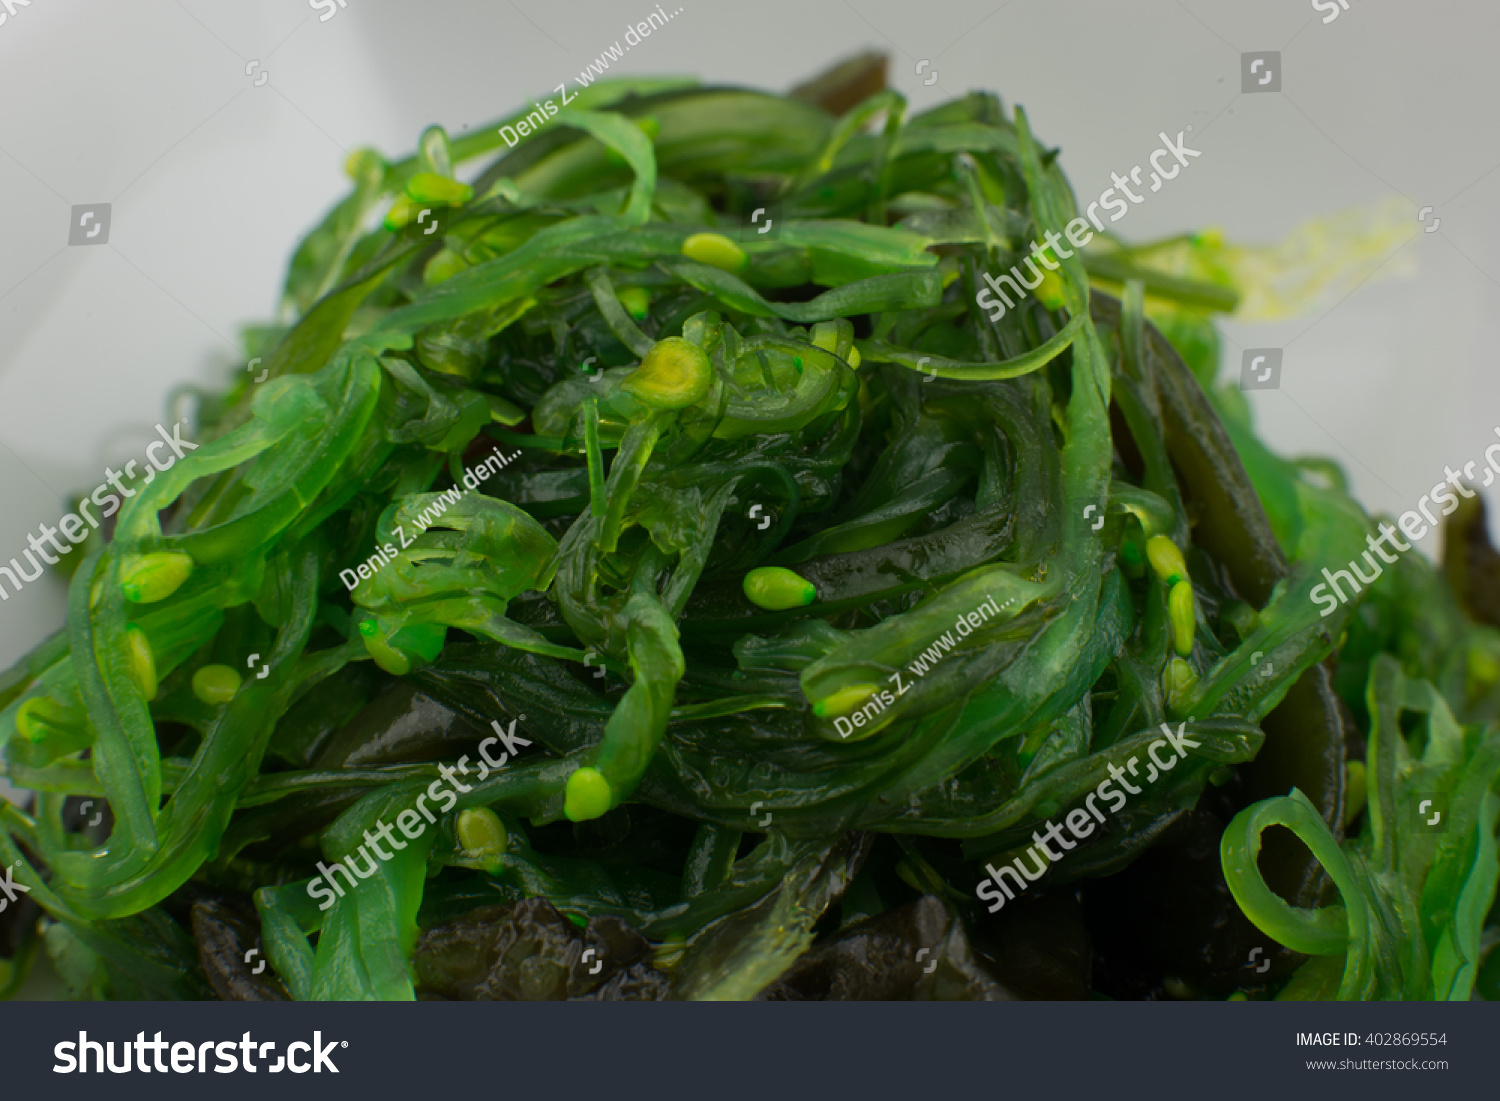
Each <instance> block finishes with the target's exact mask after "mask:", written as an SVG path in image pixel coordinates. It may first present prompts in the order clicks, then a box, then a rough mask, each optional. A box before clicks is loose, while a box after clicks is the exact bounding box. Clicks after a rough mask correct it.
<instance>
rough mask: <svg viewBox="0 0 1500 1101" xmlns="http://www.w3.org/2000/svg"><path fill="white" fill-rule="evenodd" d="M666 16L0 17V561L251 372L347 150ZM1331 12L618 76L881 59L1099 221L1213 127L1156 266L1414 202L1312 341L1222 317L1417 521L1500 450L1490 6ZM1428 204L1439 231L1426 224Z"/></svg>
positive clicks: (1139, 233) (792, 22)
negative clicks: (1191, 236) (98, 242)
mask: <svg viewBox="0 0 1500 1101" xmlns="http://www.w3.org/2000/svg"><path fill="white" fill-rule="evenodd" d="M18 2H19V0H11V3H12V4H16V3H18ZM663 6H664V7H665V8H666V10H667V11H669V12H676V11H678V8H677V6H676V4H675V3H674V4H666V5H663ZM3 10H4V8H3V6H0V11H3ZM652 10H653V8H652V6H651V5H649V4H647V3H646V2H645V0H640V2H639V3H637V2H636V0H622V2H615V3H608V4H606V3H602V2H589V0H577V2H560V0H548V2H543V0H515V2H513V3H512V2H509V0H485V2H481V0H421V2H420V3H418V2H416V0H408V2H401V0H348V2H347V6H346V7H345V8H343V9H341V10H338V11H337V14H336V15H335V16H334V17H333V18H331V19H329V20H328V21H327V22H320V21H319V19H318V17H317V12H315V11H314V10H313V9H312V7H311V0H253V2H252V0H180V2H179V0H31V3H30V4H29V6H25V7H16V8H15V10H14V13H13V14H10V15H9V16H8V17H7V18H6V21H5V22H4V24H0V103H3V104H4V110H3V111H0V197H3V203H0V560H5V559H8V558H9V556H10V555H11V554H14V553H18V552H19V551H21V550H22V549H24V547H25V538H26V535H27V533H28V532H32V531H35V530H36V529H37V526H38V525H39V524H41V523H43V522H48V523H56V521H57V519H58V517H59V516H60V515H61V514H62V513H63V512H64V511H65V507H64V504H63V498H64V495H65V494H67V493H68V492H70V491H75V492H76V491H78V490H84V491H87V490H89V489H92V488H93V487H94V486H95V485H97V484H99V483H100V482H101V481H102V480H103V475H104V469H105V466H106V465H107V464H111V463H112V464H114V465H115V466H116V467H117V468H118V467H119V465H120V464H121V463H122V462H123V461H124V460H126V459H129V458H137V459H139V458H140V457H141V455H142V451H143V448H144V446H145V443H146V441H147V439H148V438H149V436H150V435H151V432H152V425H153V424H155V423H157V422H158V421H161V422H164V423H165V422H167V421H168V420H169V419H170V418H168V417H167V415H166V413H165V398H166V394H167V392H168V390H169V389H170V388H171V387H172V386H174V385H176V384H178V383H180V382H183V381H197V382H200V383H209V384H215V385H217V384H218V382H219V381H221V380H223V379H225V378H227V377H228V374H229V373H230V372H232V371H233V370H235V369H236V367H237V365H238V364H242V363H243V360H241V359H238V358H237V356H238V352H237V351H236V334H237V331H238V329H237V327H238V325H239V324H241V323H243V322H251V321H256V320H261V319H264V318H267V317H269V316H270V315H271V314H272V312H273V310H274V309H275V307H276V305H277V289H278V287H279V285H280V280H281V276H282V272H283V266H284V263H285V261H286V259H287V257H288V256H289V254H290V252H291V250H292V248H293V246H294V244H295V243H296V241H297V239H298V238H299V236H300V235H301V234H302V233H303V232H305V231H306V230H307V229H308V228H309V227H311V226H312V225H313V224H314V223H315V222H316V221H317V220H318V219H319V218H320V217H321V215H322V213H323V212H324V211H325V210H326V209H327V208H328V207H329V206H330V204H332V203H333V202H335V201H336V200H337V199H338V198H339V197H340V196H341V195H342V194H343V193H344V191H345V188H346V180H345V178H344V176H343V174H342V164H343V161H344V158H345V156H346V155H347V153H348V152H349V151H351V150H353V149H355V148H357V147H359V146H361V145H374V146H376V147H377V148H379V149H381V150H382V151H383V152H385V153H386V154H388V155H391V156H398V155H405V154H406V153H408V152H409V151H410V150H411V149H412V148H413V146H414V144H415V142H416V139H417V136H418V134H419V133H420V132H421V130H422V128H423V127H424V126H426V125H427V124H429V123H433V122H440V123H442V124H444V125H445V126H447V127H448V129H449V131H450V132H451V133H453V134H461V133H462V132H463V131H464V130H465V129H466V128H468V127H474V126H478V125H481V124H483V123H484V122H485V121H487V120H489V119H491V118H494V117H497V116H499V115H501V114H503V113H506V112H508V111H509V110H511V109H513V108H515V107H517V106H519V105H520V104H522V103H524V102H527V101H529V100H530V99H531V98H532V97H533V96H542V95H545V94H547V92H548V90H549V89H552V88H554V87H555V86H556V85H557V84H559V83H560V82H563V81H565V80H568V81H571V79H572V77H573V76H574V75H575V74H577V73H578V72H579V71H580V70H581V69H582V68H583V67H584V66H585V64H586V63H587V62H588V61H589V60H591V59H592V58H594V57H595V56H597V55H598V54H599V52H600V51H601V50H602V49H603V48H605V47H606V46H609V45H611V44H612V43H614V42H615V41H616V40H619V41H620V43H621V45H623V44H624V31H625V26H626V23H627V21H631V22H635V21H639V20H643V19H645V17H646V15H647V14H648V13H649V12H650V11H652ZM1322 18H1323V15H1322V14H1320V13H1319V12H1316V11H1314V10H1313V9H1312V6H1311V2H1310V0H1255V2H1254V3H1249V2H1248V0H1239V2H1234V0H1182V2H1181V3H1178V2H1176V0H1132V2H1121V0H1091V2H1060V0H1009V2H998V3H996V2H984V3H979V2H967V0H964V2H938V0H930V2H923V3H909V2H905V3H903V2H890V0H851V2H848V3H845V2H842V0H815V2H813V0H797V2H788V0H754V2H752V3H743V2H735V3H728V2H714V3H704V2H697V0H682V7H681V10H680V13H679V14H676V15H675V17H674V18H673V19H672V21H671V22H670V23H669V24H668V25H667V27H666V28H664V29H661V30H658V31H657V32H656V33H655V34H654V35H653V36H652V37H651V38H649V39H647V40H646V41H644V42H642V43H641V44H640V45H638V46H635V47H634V48H633V49H632V50H631V52H630V53H629V54H628V55H627V56H626V58H625V59H624V61H623V62H620V63H618V64H616V65H614V66H613V67H612V70H611V71H612V72H628V73H653V74H692V75H696V76H699V77H701V78H704V79H708V80H712V81H715V82H721V83H738V84H744V85H750V86H758V87H764V88H770V89H778V90H782V89H786V88H788V87H790V86H791V85H792V84H794V83H796V82H797V81H799V80H801V79H804V78H806V77H808V76H809V75H811V74H813V73H815V72H817V71H819V70H821V69H822V68H824V67H825V66H826V65H827V64H828V63H829V62H830V61H832V60H834V59H836V58H839V57H843V56H846V55H848V54H851V53H854V52H857V51H858V50H861V49H864V48H874V49H878V50H883V51H885V52H887V53H888V54H889V55H890V57H891V79H892V83H893V84H894V85H895V86H896V87H897V88H899V89H901V90H903V91H905V92H907V93H908V94H909V95H910V98H911V100H912V103H913V106H914V107H915V108H917V109H920V108H923V107H926V106H929V105H931V104H934V103H936V102H938V101H940V100H941V99H944V98H947V97H950V96H954V95H958V94H962V93H963V92H965V91H966V90H968V89H971V88H987V89H992V90H995V91H998V92H999V93H1000V94H1001V96H1002V97H1003V99H1004V101H1005V102H1006V104H1007V105H1009V104H1014V103H1017V102H1019V103H1022V104H1023V105H1025V106H1026V107H1027V109H1028V111H1029V113H1030V116H1031V119H1032V122H1033V126H1034V128H1035V129H1036V131H1037V133H1038V134H1039V136H1040V137H1041V138H1042V140H1044V141H1045V142H1047V143H1049V144H1056V145H1061V147H1062V151H1063V152H1062V157H1063V165H1064V167H1065V169H1066V170H1067V171H1068V173H1069V175H1070V177H1071V178H1072V181H1073V184H1074V188H1075V191H1076V192H1077V194H1078V195H1079V196H1080V197H1083V198H1084V200H1085V201H1087V200H1088V199H1089V198H1091V197H1093V196H1096V195H1098V194H1099V192H1100V191H1102V190H1103V189H1104V188H1106V187H1108V186H1109V178H1108V177H1109V173H1110V172H1111V171H1118V170H1125V171H1128V170H1129V168H1130V166H1132V165H1134V164H1138V163H1142V162H1143V161H1144V158H1145V157H1146V156H1147V155H1149V153H1150V152H1151V150H1152V149H1154V148H1155V147H1156V143H1157V138H1156V135H1157V133H1158V131H1162V130H1166V131H1169V132H1170V133H1172V134H1175V133H1176V132H1177V131H1178V130H1181V129H1183V128H1184V127H1186V126H1187V125H1189V124H1192V125H1193V126H1194V133H1193V136H1192V141H1191V144H1192V145H1193V146H1194V147H1196V148H1198V149H1201V150H1203V153H1204V155H1203V156H1202V157H1201V158H1199V159H1197V160H1195V161H1193V163H1192V166H1191V169H1190V170H1188V171H1185V172H1184V173H1183V175H1182V176H1181V177H1179V178H1178V179H1177V180H1175V181H1174V182H1173V183H1172V185H1171V187H1170V188H1169V189H1166V190H1164V191H1163V192H1162V193H1160V194H1159V195H1156V196H1151V197H1150V201H1148V202H1146V203H1144V204H1143V205H1142V206H1140V207H1139V208H1138V209H1136V208H1132V210H1131V213H1130V217H1129V220H1128V221H1122V222H1121V224H1120V227H1119V229H1120V230H1121V232H1122V234H1123V235H1124V236H1125V237H1127V238H1129V239H1135V240H1144V239H1147V238H1150V237H1153V236H1158V235H1164V234H1167V233H1173V232H1177V231H1181V230H1192V229H1198V228H1201V227H1203V226H1206V225H1218V226H1221V227H1223V229H1224V230H1225V232H1226V234H1227V235H1228V236H1229V237H1230V238H1231V239H1234V240H1240V241H1245V242H1271V241H1274V240H1276V239H1278V238H1280V237H1282V236H1283V235H1285V234H1286V233H1287V232H1289V231H1290V230H1291V229H1292V228H1294V227H1295V226H1296V225H1297V224H1298V223H1300V222H1302V221H1305V220H1306V219H1308V218H1311V217H1314V216H1320V215H1327V214H1330V213H1333V212H1336V211H1338V210H1340V209H1343V208H1346V207H1349V206H1353V205H1361V204H1369V203H1373V202H1378V201H1380V200H1382V199H1389V198H1391V197H1395V198H1396V199H1398V200H1400V201H1402V202H1405V203H1406V204H1408V206H1409V209H1410V219H1411V236H1410V238H1409V239H1408V240H1407V241H1406V242H1405V244H1404V245H1402V246H1401V247H1400V249H1399V252H1398V253H1397V254H1396V256H1395V257H1394V259H1393V261H1392V262H1391V263H1390V264H1388V265H1387V266H1386V267H1385V268H1384V269H1382V271H1381V272H1380V273H1379V274H1378V275H1377V276H1376V277H1375V278H1373V279H1371V280H1370V281H1368V282H1366V283H1364V284H1362V285H1361V286H1359V287H1358V288H1356V289H1355V290H1354V291H1353V292H1352V293H1349V294H1347V295H1345V296H1343V297H1337V296H1335V297H1334V298H1332V299H1331V300H1329V301H1325V302H1322V303H1318V304H1316V308H1314V309H1312V310H1311V311H1310V312H1309V313H1307V314H1306V315H1305V316H1302V317H1299V318H1296V319H1294V320H1290V321H1285V322H1280V323H1277V324H1274V325H1248V324H1236V323H1230V324H1229V325H1227V327H1226V332H1227V334H1228V337H1229V339H1228V340H1227V341H1226V345H1225V363H1224V365H1223V370H1224V372H1226V373H1232V374H1233V375H1234V376H1236V377H1237V375H1238V370H1239V363H1240V350H1241V349H1242V348H1245V347H1257V346H1271V347H1275V346H1281V347H1285V349H1286V353H1285V363H1284V366H1283V377H1282V384H1281V388H1280V389H1279V390H1275V391H1265V392H1258V393H1254V394H1251V395H1250V398H1251V401H1252V404H1253V406H1254V408H1255V411H1256V414H1257V417H1258V419H1259V424H1260V427H1261V431H1262V432H1263V434H1264V435H1265V436H1266V437H1267V438H1268V439H1269V440H1270V442H1271V443H1272V445H1273V446H1275V447H1276V448H1277V449H1279V450H1281V451H1282V452H1284V453H1308V452H1310V453H1320V454H1325V455H1328V456H1331V457H1332V458H1334V459H1336V460H1338V461H1339V462H1341V463H1343V464H1344V465H1345V467H1346V469H1347V470H1348V472H1349V474H1350V476H1351V478H1352V481H1353V484H1354V487H1355V490H1356V493H1357V494H1358V496H1359V497H1360V498H1361V499H1362V500H1363V501H1364V502H1365V503H1366V505H1367V506H1368V507H1370V508H1371V509H1375V510H1384V511H1389V512H1400V511H1402V510H1404V509H1407V508H1411V507H1413V506H1414V505H1415V504H1416V501H1417V499H1418V498H1419V497H1420V496H1421V495H1422V494H1423V493H1424V492H1425V491H1426V490H1427V488H1428V487H1430V486H1431V485H1432V484H1433V482H1435V481H1437V480H1439V479H1440V478H1442V476H1443V467H1444V465H1445V464H1454V465H1456V466H1461V465H1462V464H1463V463H1464V462H1466V461H1468V460H1470V459H1474V458H1478V457H1480V456H1481V455H1482V453H1483V450H1484V448H1485V447H1487V446H1488V445H1489V444H1490V443H1493V442H1495V436H1494V435H1493V433H1492V429H1493V428H1494V426H1496V425H1500V376H1497V373H1496V371H1495V369H1494V363H1493V359H1492V352H1491V349H1492V348H1493V347H1494V346H1495V344H1496V338H1497V335H1500V334H1497V332H1496V329H1497V321H1496V318H1497V316H1500V314H1497V311H1496V308H1495V306H1496V301H1497V289H1500V284H1497V282H1496V280H1497V278H1500V255H1497V243H1500V219H1497V215H1496V210H1497V206H1500V203H1497V200H1500V172H1497V171H1495V169H1496V168H1497V167H1500V142H1497V141H1496V125H1495V121H1494V111H1495V105H1496V103H1497V102H1500V95H1497V84H1500V76H1497V70H1496V66H1495V64H1494V60H1493V58H1494V54H1495V47H1496V44H1497V40H1500V35H1497V33H1496V32H1497V29H1500V8H1497V7H1496V6H1495V5H1494V4H1493V3H1490V2H1486V3H1478V2H1473V3H1463V2H1458V0H1450V2H1447V3H1434V2H1426V0H1424V2H1423V3H1421V4H1417V3H1412V2H1410V0H1405V2H1396V0H1350V8H1349V10H1347V11H1341V12H1340V14H1339V16H1338V18H1337V19H1336V20H1335V21H1334V22H1333V23H1331V24H1326V25H1325V24H1324V23H1322V21H1321V20H1322ZM1251 50H1281V51H1282V52H1283V69H1284V71H1283V84H1282V87H1283V91H1282V92H1281V93H1279V94H1265V95H1249V96H1244V95H1241V94H1240V78H1239V72H1240V57H1239V54H1240V52H1241V51H1251ZM923 59H926V60H928V61H929V62H930V64H929V65H928V66H927V67H926V68H925V71H924V76H923V77H919V76H918V75H917V74H916V65H917V62H918V61H920V60H923ZM250 61H260V62H261V64H260V67H259V68H258V69H257V70H256V72H255V74H254V75H253V76H247V75H246V73H245V68H246V65H247V64H248V63H249V62H250ZM261 71H268V72H269V74H270V78H269V80H268V81H267V83H266V84H264V85H262V86H259V87H257V86H255V83H254V80H255V79H256V77H257V76H259V74H260V72H261ZM933 72H936V73H937V74H938V81H937V82H936V83H935V84H934V85H932V86H927V85H926V84H925V83H924V80H925V79H926V77H930V76H931V74H932V73H933ZM98 202H109V203H112V204H113V224H112V228H111V232H110V240H109V243H108V244H107V245H105V246H103V247H87V248H80V247H74V248H70V247H68V246H67V244H66V242H67V235H68V224H69V221H70V206H71V205H72V204H83V203H98ZM1420 206H1432V207H1434V208H1435V213H1436V215H1437V216H1438V217H1440V218H1441V225H1440V228H1439V229H1438V231H1437V232H1434V233H1430V234H1429V233H1423V232H1421V231H1420V230H1421V227H1420V226H1419V224H1418V223H1417V220H1416V212H1417V209H1418V207H1420ZM1402 270H1406V271H1408V272H1409V273H1410V274H1407V275H1405V276H1398V275H1397V274H1396V273H1399V272H1401V271H1402ZM1491 511H1492V513H1493V511H1494V510H1493V509H1492V510H1491ZM1492 519H1493V517H1492ZM1435 543H1436V541H1435V540H1434V539H1432V538H1429V539H1428V540H1427V541H1426V542H1424V544H1423V545H1422V546H1423V549H1424V551H1427V552H1429V553H1431V552H1432V551H1433V550H1435ZM63 607H64V589H63V586H62V584H61V583H60V582H58V581H56V580H54V579H52V578H51V577H47V578H44V579H43V580H42V581H39V582H36V583H34V584H32V585H30V586H28V587H27V588H25V589H24V590H23V592H22V593H21V594H20V595H18V596H12V597H10V599H8V600H7V601H5V602H4V603H3V604H0V667H3V666H5V665H8V664H9V663H10V662H11V661H12V660H14V659H15V658H16V657H17V656H19V655H20V654H22V653H24V652H25V651H26V650H27V649H29V648H30V647H31V646H33V645H35V644H36V643H37V642H38V641H40V640H41V639H42V638H43V637H45V635H46V634H47V633H48V632H49V631H50V630H51V629H53V628H54V627H55V626H57V625H58V624H60V623H61V621H62V616H63Z"/></svg>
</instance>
